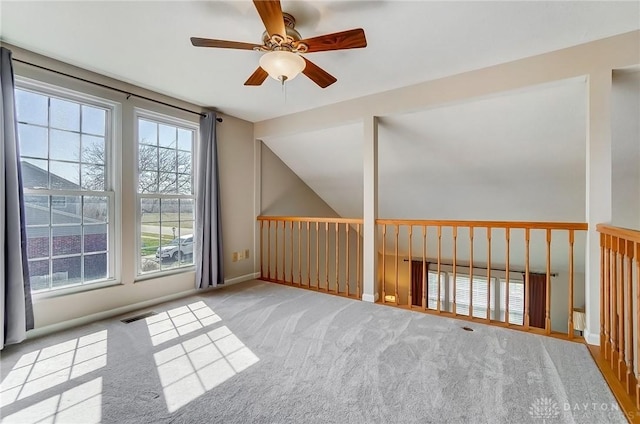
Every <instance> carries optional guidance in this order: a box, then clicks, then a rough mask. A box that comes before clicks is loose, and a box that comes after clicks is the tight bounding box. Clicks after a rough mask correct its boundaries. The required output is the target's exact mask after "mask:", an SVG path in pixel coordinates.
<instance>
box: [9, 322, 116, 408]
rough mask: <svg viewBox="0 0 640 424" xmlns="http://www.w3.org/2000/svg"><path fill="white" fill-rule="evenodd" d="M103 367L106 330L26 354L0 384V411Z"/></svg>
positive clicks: (105, 356)
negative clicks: (2, 408)
mask: <svg viewBox="0 0 640 424" xmlns="http://www.w3.org/2000/svg"><path fill="white" fill-rule="evenodd" d="M106 365H107V330H103V331H98V332H96V333H92V334H88V335H86V336H83V337H79V338H77V339H73V340H68V341H66V342H62V343H58V344H55V345H52V346H49V347H45V348H43V349H40V350H36V351H33V352H29V353H26V354H24V355H22V357H21V358H20V359H19V360H18V362H17V363H16V365H15V366H14V367H13V369H12V370H11V371H10V372H9V374H7V377H6V378H5V379H4V380H3V381H2V383H1V384H0V407H4V406H7V405H10V404H12V403H14V402H16V401H18V400H21V399H24V398H26V397H29V396H31V395H34V394H36V393H40V392H42V391H44V390H47V389H50V388H52V387H55V386H57V385H59V384H62V383H65V382H67V381H69V380H72V379H74V378H78V377H80V376H83V375H85V374H88V373H90V372H92V371H95V370H98V369H100V368H103V367H105V366H106Z"/></svg>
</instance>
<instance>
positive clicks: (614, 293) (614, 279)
mask: <svg viewBox="0 0 640 424" xmlns="http://www.w3.org/2000/svg"><path fill="white" fill-rule="evenodd" d="M617 246H618V238H617V237H613V238H612V240H611V253H612V255H613V261H612V264H611V265H612V266H611V270H612V272H611V301H610V303H611V328H610V333H611V334H610V336H611V361H610V363H611V369H612V370H615V365H616V361H617V360H618V308H617V305H616V303H617V299H618V261H617V256H618V252H617V250H618V249H617Z"/></svg>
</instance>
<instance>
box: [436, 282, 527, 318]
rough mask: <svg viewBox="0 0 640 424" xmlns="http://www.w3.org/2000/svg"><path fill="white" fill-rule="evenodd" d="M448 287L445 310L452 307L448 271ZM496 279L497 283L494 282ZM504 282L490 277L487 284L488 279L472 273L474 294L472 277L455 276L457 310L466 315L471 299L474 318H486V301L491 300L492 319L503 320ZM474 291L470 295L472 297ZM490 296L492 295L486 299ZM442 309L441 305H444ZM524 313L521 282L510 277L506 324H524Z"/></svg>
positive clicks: (504, 309)
mask: <svg viewBox="0 0 640 424" xmlns="http://www.w3.org/2000/svg"><path fill="white" fill-rule="evenodd" d="M448 276H449V278H448V282H449V289H448V290H447V298H446V301H447V305H448V307H447V310H449V311H451V310H452V309H453V274H452V273H449V274H448ZM496 282H499V283H500V284H496ZM506 285H507V284H506V281H505V280H504V279H502V278H500V279H497V278H491V279H490V280H489V284H487V278H486V277H483V276H477V275H474V276H473V293H471V286H472V285H471V280H470V278H469V276H468V275H464V274H457V275H456V285H455V288H456V313H458V314H462V315H469V305H470V303H471V302H470V300H471V299H473V316H474V317H476V318H486V317H487V303H488V301H490V305H489V306H490V308H491V319H499V320H500V321H505V311H506V295H507V289H506ZM471 294H473V296H471ZM489 295H490V296H491V297H490V298H489ZM443 309H444V308H443ZM496 311H499V315H498V316H499V318H496ZM523 316H524V284H523V282H522V281H521V280H517V279H510V280H509V323H510V324H518V325H522V324H523Z"/></svg>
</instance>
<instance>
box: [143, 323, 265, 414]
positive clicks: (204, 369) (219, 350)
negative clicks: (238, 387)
mask: <svg viewBox="0 0 640 424" xmlns="http://www.w3.org/2000/svg"><path fill="white" fill-rule="evenodd" d="M154 359H155V362H156V366H157V367H158V375H159V377H160V382H161V383H162V388H163V391H164V398H165V401H166V403H167V409H168V410H169V412H174V411H176V410H178V409H180V408H181V407H183V406H184V405H186V404H188V403H189V402H191V401H193V400H194V399H197V398H198V397H199V396H201V395H203V394H204V393H205V392H207V391H209V390H211V389H213V388H215V387H217V386H218V385H220V384H222V383H224V382H225V381H226V380H228V379H230V378H231V377H233V376H234V375H236V374H238V373H240V372H242V371H244V370H245V369H247V368H249V367H250V366H251V365H253V364H255V363H257V362H258V361H259V360H260V359H259V358H258V357H257V356H256V355H255V354H254V353H253V352H251V350H249V348H248V347H246V346H245V345H244V343H242V342H241V341H240V339H238V338H237V337H236V336H235V335H234V334H233V333H232V332H231V330H229V328H227V327H226V326H223V327H218V328H216V329H215V330H212V331H209V332H208V333H206V334H202V335H200V336H197V337H194V338H192V339H189V340H186V341H184V342H182V343H180V344H177V345H175V346H171V347H169V348H166V349H164V350H161V351H159V352H157V353H156V354H154Z"/></svg>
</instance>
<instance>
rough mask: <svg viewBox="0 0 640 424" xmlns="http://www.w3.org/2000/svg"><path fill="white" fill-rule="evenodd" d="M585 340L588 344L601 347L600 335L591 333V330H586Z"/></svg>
mask: <svg viewBox="0 0 640 424" xmlns="http://www.w3.org/2000/svg"><path fill="white" fill-rule="evenodd" d="M584 339H585V340H586V342H587V343H589V344H590V345H594V346H600V334H594V333H590V332H589V330H587V329H585V330H584Z"/></svg>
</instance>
